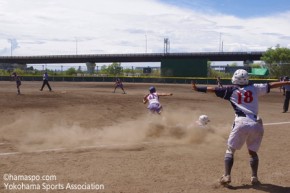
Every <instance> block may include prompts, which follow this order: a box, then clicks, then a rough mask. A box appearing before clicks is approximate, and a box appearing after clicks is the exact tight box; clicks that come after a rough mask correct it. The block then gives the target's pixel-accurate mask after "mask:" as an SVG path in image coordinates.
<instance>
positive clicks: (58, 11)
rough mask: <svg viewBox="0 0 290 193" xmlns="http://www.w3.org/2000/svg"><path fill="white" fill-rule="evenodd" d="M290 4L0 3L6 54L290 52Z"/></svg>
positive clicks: (0, 36) (222, 0) (281, 0)
mask: <svg viewBox="0 0 290 193" xmlns="http://www.w3.org/2000/svg"><path fill="white" fill-rule="evenodd" d="M289 2H290V1H289ZM289 2H288V1H287V0H276V1H274V0H267V1H266V0H259V1H258V0H252V1H250V0H179V1H177V0H82V1H80V0H25V1H24V0H0V24H1V31H0V56H10V55H13V56H17V55H19V56H21V55H63V54H66V55H71V54H114V53H119V54H122V53H162V52H163V51H164V38H168V39H169V40H170V41H169V42H170V52H219V51H221V50H222V51H225V52H230V51H246V52H249V51H265V50H267V49H268V48H270V47H273V46H275V45H277V44H279V45H280V46H281V47H289V48H290V22H289V21H290V3H289ZM221 45H222V46H221Z"/></svg>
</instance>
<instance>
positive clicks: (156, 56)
mask: <svg viewBox="0 0 290 193" xmlns="http://www.w3.org/2000/svg"><path fill="white" fill-rule="evenodd" d="M263 53H264V52H191V53H143V54H142V53H140V54H90V55H43V56H0V63H6V64H14V63H18V64H52V63H70V64H71V63H112V62H162V61H163V60H164V59H204V60H208V61H244V62H246V61H254V60H260V58H261V56H262V55H263Z"/></svg>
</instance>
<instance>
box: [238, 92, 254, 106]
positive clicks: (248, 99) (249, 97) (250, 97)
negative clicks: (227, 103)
mask: <svg viewBox="0 0 290 193" xmlns="http://www.w3.org/2000/svg"><path fill="white" fill-rule="evenodd" d="M237 94H238V104H242V99H244V100H243V101H244V102H245V103H251V102H252V101H253V99H254V98H253V93H252V91H250V90H247V91H245V92H244V93H242V92H240V91H238V92H237ZM243 95H244V97H243Z"/></svg>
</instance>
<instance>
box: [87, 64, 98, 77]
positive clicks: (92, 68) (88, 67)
mask: <svg viewBox="0 0 290 193" xmlns="http://www.w3.org/2000/svg"><path fill="white" fill-rule="evenodd" d="M86 65H87V69H88V73H89V74H93V73H94V72H95V67H96V63H93V62H87V63H86Z"/></svg>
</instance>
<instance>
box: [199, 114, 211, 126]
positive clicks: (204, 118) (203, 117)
mask: <svg viewBox="0 0 290 193" xmlns="http://www.w3.org/2000/svg"><path fill="white" fill-rule="evenodd" d="M198 122H199V123H200V124H201V125H206V124H207V123H208V122H210V120H209V118H208V116H207V115H200V116H199V119H198Z"/></svg>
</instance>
